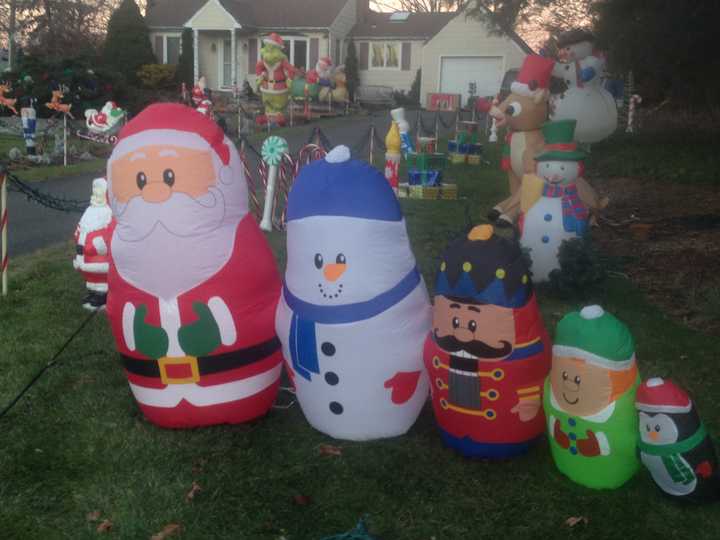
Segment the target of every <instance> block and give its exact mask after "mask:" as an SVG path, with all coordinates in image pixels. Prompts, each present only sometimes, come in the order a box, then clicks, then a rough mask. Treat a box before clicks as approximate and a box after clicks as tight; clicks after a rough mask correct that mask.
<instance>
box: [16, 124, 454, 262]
mask: <svg viewBox="0 0 720 540" xmlns="http://www.w3.org/2000/svg"><path fill="white" fill-rule="evenodd" d="M407 116H408V122H409V123H410V125H411V126H413V125H414V123H415V113H413V112H410V111H409V112H408V115H407ZM423 119H424V123H425V125H426V127H427V128H428V129H432V125H433V122H434V120H433V113H428V112H426V113H424V115H423ZM443 120H444V122H445V124H447V125H449V124H451V123H452V122H453V115H452V114H451V113H445V114H444V115H443ZM371 123H372V124H374V125H375V127H376V129H377V133H378V136H379V137H380V139H381V140H384V138H385V133H387V130H388V128H389V125H390V114H389V113H388V111H376V112H374V113H372V114H371V115H369V116H356V117H352V118H349V119H344V118H339V119H333V120H327V121H323V122H320V123H314V124H310V125H307V126H299V127H295V128H293V129H290V130H283V132H282V133H281V135H282V136H283V137H284V138H285V139H287V141H288V144H289V145H290V150H291V152H293V153H294V152H296V151H297V150H298V149H300V148H301V147H302V146H304V145H305V143H306V142H307V140H308V137H309V136H310V134H311V132H312V130H313V128H314V127H315V126H320V127H321V128H322V130H323V132H324V133H325V135H326V136H327V139H328V140H329V142H330V143H331V144H332V145H338V144H345V145H347V146H349V147H350V148H351V150H353V157H356V158H360V159H367V157H368V146H367V144H366V145H364V148H361V147H362V146H363V144H362V142H361V141H362V138H363V137H364V136H365V135H366V134H367V132H368V129H369V127H370V125H371ZM448 131H449V130H446V129H442V127H441V135H442V134H446V133H447V132H448ZM257 146H258V149H259V144H258V145H257ZM101 175H102V173H101V172H99V173H98V174H83V175H78V176H71V177H65V178H58V179H53V180H50V181H46V182H41V183H35V184H33V186H34V187H37V188H38V189H40V190H42V191H43V192H46V193H48V194H50V195H53V196H55V197H64V198H67V199H79V200H84V199H87V200H88V201H89V200H90V192H91V186H92V180H93V178H96V177H97V176H101ZM8 199H9V200H8V209H9V229H8V230H9V241H8V248H9V253H10V256H11V257H12V256H17V255H22V254H26V253H31V252H33V251H35V250H37V249H40V248H43V247H47V246H49V245H52V244H55V243H58V242H62V241H66V240H69V239H70V238H71V237H72V234H73V232H74V230H75V226H76V225H77V222H78V220H79V219H80V215H79V214H77V213H67V212H60V211H57V210H52V209H49V208H46V207H44V206H41V205H39V204H37V203H35V202H32V201H28V200H27V199H26V197H25V196H24V195H22V194H20V193H16V192H10V193H9V197H8Z"/></svg>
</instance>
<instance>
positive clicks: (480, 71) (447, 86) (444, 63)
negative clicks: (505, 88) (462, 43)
mask: <svg viewBox="0 0 720 540" xmlns="http://www.w3.org/2000/svg"><path fill="white" fill-rule="evenodd" d="M502 68H503V61H502V57H500V56H451V57H443V58H441V59H440V92H442V93H444V94H462V104H463V106H465V105H466V103H467V99H468V90H469V88H470V83H471V82H474V83H475V84H476V86H477V93H476V94H475V95H477V96H494V95H495V94H497V93H498V91H499V90H500V83H502V77H503V72H502Z"/></svg>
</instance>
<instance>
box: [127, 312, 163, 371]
mask: <svg viewBox="0 0 720 540" xmlns="http://www.w3.org/2000/svg"><path fill="white" fill-rule="evenodd" d="M147 312H148V308H147V306H146V305H145V304H140V305H139V306H138V307H137V309H136V310H135V318H134V319H133V332H134V333H135V347H136V348H137V350H138V351H140V352H141V353H143V354H144V355H145V356H147V357H149V358H153V359H155V360H157V359H158V358H162V357H163V356H165V355H166V354H167V351H168V346H169V341H168V336H167V333H165V330H163V329H162V328H159V327H157V326H152V325H150V324H147V323H146V322H145V317H146V316H147Z"/></svg>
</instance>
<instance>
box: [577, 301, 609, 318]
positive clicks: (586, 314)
mask: <svg viewBox="0 0 720 540" xmlns="http://www.w3.org/2000/svg"><path fill="white" fill-rule="evenodd" d="M603 315H605V310H604V309H603V308H602V307H601V306H598V305H597V304H595V305H592V306H585V307H584V308H582V310H580V316H581V317H582V318H583V319H585V320H588V321H589V320H592V319H599V318H600V317H602V316H603Z"/></svg>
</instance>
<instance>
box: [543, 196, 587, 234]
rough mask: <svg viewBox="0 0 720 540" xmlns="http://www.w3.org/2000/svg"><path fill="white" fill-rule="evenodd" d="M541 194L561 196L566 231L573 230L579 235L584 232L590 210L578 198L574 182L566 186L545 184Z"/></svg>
mask: <svg viewBox="0 0 720 540" xmlns="http://www.w3.org/2000/svg"><path fill="white" fill-rule="evenodd" d="M543 196H545V197H562V212H563V228H564V229H565V230H566V231H567V232H574V233H576V234H578V235H580V236H582V235H583V234H585V232H586V231H587V226H588V218H589V217H590V212H589V211H588V209H587V207H586V206H585V205H584V204H583V202H582V201H581V200H580V196H579V195H578V190H577V186H576V185H575V184H568V185H566V186H557V185H552V184H545V186H544V187H543Z"/></svg>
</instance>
